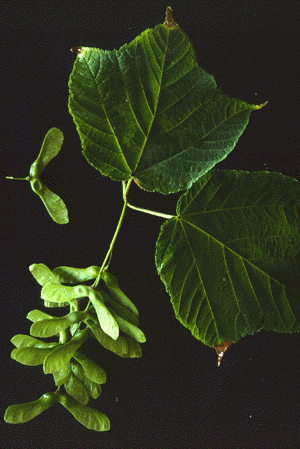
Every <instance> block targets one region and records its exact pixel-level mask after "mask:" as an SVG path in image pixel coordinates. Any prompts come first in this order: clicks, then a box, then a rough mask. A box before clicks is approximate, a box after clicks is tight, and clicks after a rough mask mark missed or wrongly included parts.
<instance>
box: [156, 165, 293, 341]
mask: <svg viewBox="0 0 300 449" xmlns="http://www.w3.org/2000/svg"><path fill="white" fill-rule="evenodd" d="M299 203H300V189H299V183H298V181H297V180H295V179H293V178H288V177H286V176H283V175H281V174H279V173H269V172H252V173H248V172H237V171H212V172H210V173H208V174H207V175H205V176H203V177H202V178H201V179H200V180H199V181H198V182H196V183H195V184H194V185H193V186H192V188H191V189H190V190H188V191H187V192H186V193H185V194H183V195H182V196H181V198H180V199H179V202H178V205H177V214H178V216H177V217H174V218H171V219H169V220H167V221H166V222H165V223H164V225H163V226H162V228H161V232H160V235H159V238H158V241H157V244H156V266H157V270H158V273H159V274H160V277H161V279H162V281H163V282H164V284H165V286H166V289H167V291H168V292H169V294H170V296H171V302H172V305H173V308H174V311H175V314H176V317H177V318H178V319H179V320H180V321H181V323H182V324H183V325H184V326H185V327H187V328H188V329H190V330H191V332H192V334H193V335H194V336H195V337H196V338H197V339H199V340H201V341H203V342H204V343H205V344H207V345H209V346H215V345H219V344H220V343H222V342H223V341H226V340H232V341H233V342H236V341H237V340H239V339H240V338H241V337H242V336H244V335H246V334H252V333H253V332H256V331H259V330H260V329H267V330H274V331H279V332H296V331H299V330H300V284H299V279H300V278H299V271H300V270H299V264H300V256H299V251H300V235H299V225H300V223H299V210H300V209H299V206H300V204H299Z"/></svg>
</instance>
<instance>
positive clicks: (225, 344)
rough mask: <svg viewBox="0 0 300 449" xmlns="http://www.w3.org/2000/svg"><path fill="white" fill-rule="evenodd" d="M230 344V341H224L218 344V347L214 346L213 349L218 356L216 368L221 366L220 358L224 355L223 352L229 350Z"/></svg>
mask: <svg viewBox="0 0 300 449" xmlns="http://www.w3.org/2000/svg"><path fill="white" fill-rule="evenodd" d="M231 343H232V341H231V340H226V341H223V342H222V343H220V344H219V345H216V346H214V348H215V350H216V351H217V354H218V366H220V365H221V362H222V358H223V356H224V354H225V351H227V349H228V348H229V346H230V345H231Z"/></svg>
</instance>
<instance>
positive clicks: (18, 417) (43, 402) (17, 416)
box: [4, 393, 58, 424]
mask: <svg viewBox="0 0 300 449" xmlns="http://www.w3.org/2000/svg"><path fill="white" fill-rule="evenodd" d="M57 401H58V399H57V396H56V395H55V393H46V394H43V396H41V397H40V398H39V399H37V400H36V401H33V402H26V403H24V404H15V405H11V406H10V407H8V408H7V409H6V411H5V416H4V421H5V422H7V423H10V424H21V423H24V422H27V421H30V420H31V419H33V418H35V417H36V416H38V415H39V414H40V413H42V412H43V411H45V410H47V408H49V407H50V406H51V405H52V404H53V403H54V402H57Z"/></svg>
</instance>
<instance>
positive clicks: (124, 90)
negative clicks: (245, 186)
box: [69, 24, 261, 193]
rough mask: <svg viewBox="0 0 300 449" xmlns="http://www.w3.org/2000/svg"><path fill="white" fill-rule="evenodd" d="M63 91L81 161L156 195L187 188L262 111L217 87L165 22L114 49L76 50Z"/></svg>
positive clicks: (177, 31) (182, 38)
mask: <svg viewBox="0 0 300 449" xmlns="http://www.w3.org/2000/svg"><path fill="white" fill-rule="evenodd" d="M69 86H70V98H69V110H70V113H71V115H72V117H73V119H74V121H75V123H76V126H77V131H78V133H79V136H80V139H81V143H82V148H83V154H84V155H85V157H86V158H87V160H88V161H89V162H90V163H91V164H92V165H93V166H94V167H95V168H96V169H98V170H100V172H101V173H102V174H103V175H106V176H109V177H111V178H112V179H114V180H118V181H126V180H129V179H130V178H134V180H135V181H136V183H137V184H138V185H139V186H140V187H142V188H143V189H145V190H148V191H154V190H156V191H158V192H161V193H171V192H177V191H179V190H184V189H186V188H189V187H190V186H191V185H192V183H193V182H195V181H196V180H197V179H199V178H200V177H201V176H202V175H204V174H205V173H206V172H208V171H209V170H210V169H211V168H212V167H213V166H214V165H215V164H216V163H218V162H220V161H221V160H223V159H224V158H225V157H226V156H227V155H228V154H229V153H230V152H231V151H232V150H233V148H234V147H235V145H236V143H237V141H238V139H239V137H240V135H241V134H242V133H243V131H244V129H245V127H246V125H247V123H248V120H249V115H250V112H251V111H252V110H254V109H258V108H260V107H261V106H254V105H250V104H247V103H245V102H243V101H241V100H237V99H232V98H229V97H228V96H227V95H224V94H223V93H222V92H221V91H220V90H219V89H217V86H216V83H215V80H214V78H213V76H212V75H209V74H207V73H206V72H205V71H204V70H203V69H201V68H200V67H199V66H198V63H197V61H196V57H195V52H194V50H193V48H192V44H191V42H190V40H189V39H188V37H187V36H186V35H185V34H184V33H183V31H182V30H181V28H180V27H176V26H175V27H169V26H167V25H165V24H163V25H158V26H157V27H155V28H154V29H148V30H146V31H144V32H143V33H142V34H141V35H140V36H138V37H137V38H135V39H134V40H133V41H132V42H131V43H130V44H126V45H124V46H123V47H121V48H120V49H119V50H113V51H105V50H100V49H97V48H88V47H82V48H81V51H80V54H79V55H78V57H77V59H76V61H75V64H74V68H73V72H72V74H71V77H70V82H69Z"/></svg>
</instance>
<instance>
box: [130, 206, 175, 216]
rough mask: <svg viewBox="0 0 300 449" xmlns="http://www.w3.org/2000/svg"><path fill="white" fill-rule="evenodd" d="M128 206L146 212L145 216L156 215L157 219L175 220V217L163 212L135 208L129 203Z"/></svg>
mask: <svg viewBox="0 0 300 449" xmlns="http://www.w3.org/2000/svg"><path fill="white" fill-rule="evenodd" d="M127 206H128V207H130V208H131V209H134V210H138V211H139V212H145V214H150V215H156V216H157V217H162V218H173V217H175V215H169V214H164V213H162V212H156V211H154V210H149V209H144V208H142V207H137V206H133V205H132V204H129V203H127Z"/></svg>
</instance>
